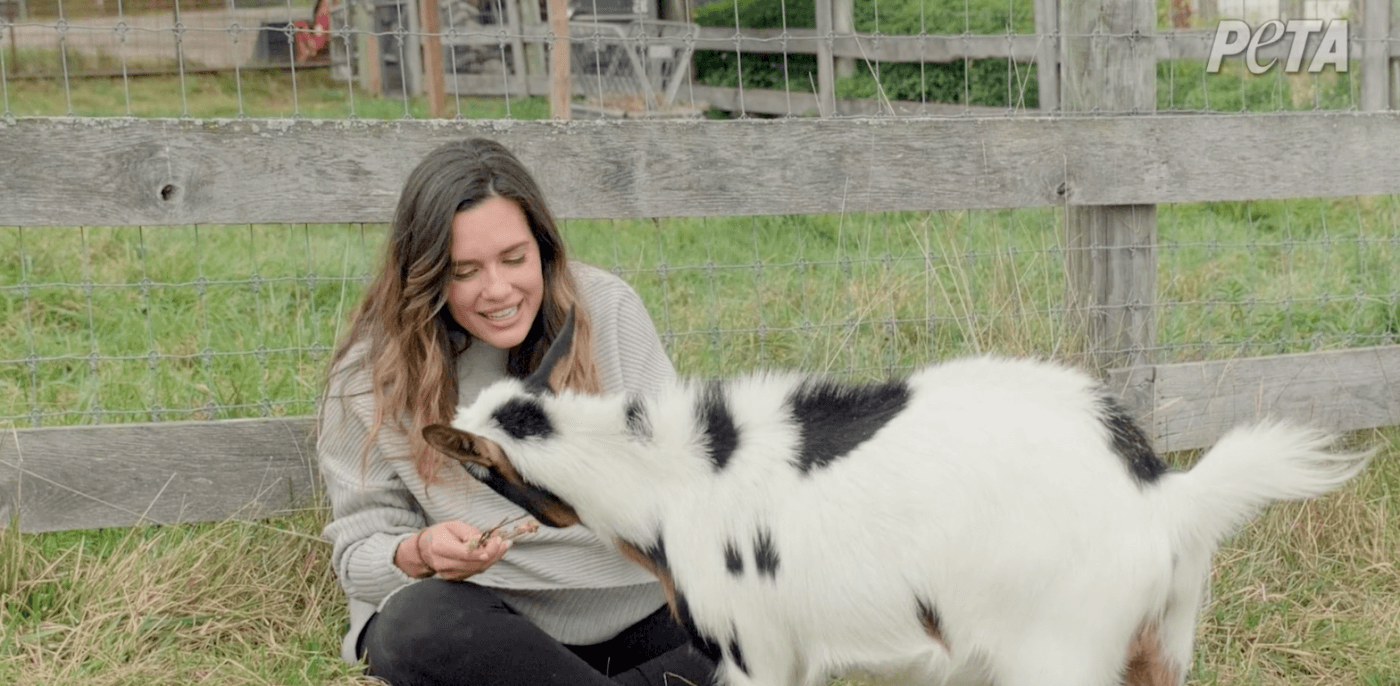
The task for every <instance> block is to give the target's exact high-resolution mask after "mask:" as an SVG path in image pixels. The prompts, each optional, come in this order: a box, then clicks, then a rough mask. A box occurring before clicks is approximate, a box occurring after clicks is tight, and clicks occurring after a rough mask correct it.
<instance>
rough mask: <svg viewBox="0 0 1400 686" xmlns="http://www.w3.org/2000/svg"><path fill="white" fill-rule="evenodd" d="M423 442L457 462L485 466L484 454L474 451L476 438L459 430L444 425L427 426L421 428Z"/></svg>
mask: <svg viewBox="0 0 1400 686" xmlns="http://www.w3.org/2000/svg"><path fill="white" fill-rule="evenodd" d="M423 440H425V441H427V442H428V445H430V446H432V447H434V448H437V449H438V450H440V451H442V453H443V454H444V455H446V456H448V457H450V458H452V459H454V460H457V461H458V462H475V463H477V464H479V465H485V464H487V458H486V454H485V453H484V452H482V451H480V450H477V449H476V436H474V435H472V434H470V433H468V432H466V431H462V430H461V429H454V428H452V427H450V426H448V425H446V424H429V425H428V426H425V427H423Z"/></svg>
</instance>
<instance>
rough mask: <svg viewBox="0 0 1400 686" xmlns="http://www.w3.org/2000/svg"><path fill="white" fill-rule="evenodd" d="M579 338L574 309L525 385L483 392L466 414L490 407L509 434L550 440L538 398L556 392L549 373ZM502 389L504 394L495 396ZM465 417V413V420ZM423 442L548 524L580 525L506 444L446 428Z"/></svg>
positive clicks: (438, 427) (430, 429)
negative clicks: (523, 469) (524, 473)
mask: <svg viewBox="0 0 1400 686" xmlns="http://www.w3.org/2000/svg"><path fill="white" fill-rule="evenodd" d="M573 333H574V313H573V311H572V310H571V311H570V312H569V314H568V316H567V317H565V319H564V326H563V327H562V328H561V329H560V331H559V335H558V337H556V338H555V339H554V342H553V343H552V344H550V346H549V350H547V351H546V352H545V354H544V358H543V359H542V360H541V361H540V366H539V368H538V369H536V370H535V372H534V373H533V374H531V375H530V376H529V377H527V378H525V379H524V380H523V381H516V380H506V381H502V382H499V383H498V384H496V385H494V386H492V387H491V388H489V389H487V390H486V391H483V392H482V394H481V396H480V397H478V399H477V402H476V403H475V405H473V407H472V408H470V409H469V410H468V411H467V412H466V413H465V414H467V415H475V414H479V413H476V412H474V411H473V410H477V409H480V408H479V407H478V406H481V405H483V404H485V405H487V409H488V411H489V413H490V417H492V419H493V421H494V422H495V423H496V424H498V425H500V427H501V429H502V430H503V431H504V432H505V433H506V434H507V435H509V436H511V437H513V438H517V439H529V438H536V439H540V440H548V438H549V434H550V433H551V428H550V426H549V423H548V419H546V418H545V417H544V414H543V411H542V409H541V408H540V405H539V402H538V401H539V398H538V396H540V395H544V394H548V393H550V389H549V374H550V372H551V371H552V370H553V369H554V366H555V365H556V364H558V362H559V360H560V359H562V358H563V357H564V355H565V354H566V353H567V352H568V350H569V347H570V345H571V344H572V342H573ZM498 390H499V391H502V392H500V393H497V392H492V391H498ZM462 415H463V413H459V415H458V416H459V418H460V417H461V416H462ZM454 424H455V422H454ZM423 439H424V440H425V441H427V442H428V445H430V446H432V447H434V448H436V449H437V450H439V451H441V452H442V453H443V454H444V455H447V456H448V457H450V458H452V459H454V460H457V461H458V462H460V463H462V466H463V467H465V468H466V470H467V472H468V473H470V474H471V475H472V476H473V477H475V478H476V479H477V480H479V481H481V482H482V483H483V484H485V485H486V486H487V487H488V488H490V489H491V490H493V491H495V492H497V493H499V494H500V495H501V496H502V497H504V498H506V499H507V500H509V501H511V502H513V503H515V504H516V505H519V506H520V507H521V508H523V509H524V510H525V511H526V512H529V513H530V514H532V515H534V516H535V518H536V519H538V520H539V521H540V522H541V523H542V524H545V525H547V526H554V527H566V526H572V525H574V524H577V523H578V521H579V518H578V513H576V512H575V511H574V508H573V507H571V506H570V505H569V504H568V503H565V502H564V501H563V500H561V499H560V498H559V497H558V496H556V495H555V494H553V493H551V492H550V491H549V490H548V489H545V488H542V487H540V486H538V485H536V484H532V483H530V482H528V481H526V480H525V479H524V478H522V477H521V476H520V473H519V471H518V470H516V468H515V466H514V465H512V464H511V461H510V458H509V457H508V456H507V455H506V453H505V450H503V449H502V448H501V445H500V443H498V442H496V441H493V440H491V439H489V438H487V437H485V436H482V435H481V434H480V433H473V432H471V431H467V430H466V429H464V428H460V427H458V426H449V425H446V424H433V425H430V426H427V427H424V428H423Z"/></svg>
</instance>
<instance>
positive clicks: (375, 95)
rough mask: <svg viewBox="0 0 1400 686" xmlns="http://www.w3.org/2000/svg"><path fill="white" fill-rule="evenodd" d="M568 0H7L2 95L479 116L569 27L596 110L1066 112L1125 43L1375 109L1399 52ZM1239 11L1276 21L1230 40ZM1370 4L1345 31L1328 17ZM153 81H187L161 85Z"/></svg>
mask: <svg viewBox="0 0 1400 686" xmlns="http://www.w3.org/2000/svg"><path fill="white" fill-rule="evenodd" d="M559 6H560V8H561V9H560V10H558V11H563V12H566V13H567V15H568V20H567V21H565V22H562V23H561V24H560V26H561V27H563V32H562V33H561V32H560V31H559V30H558V28H557V27H555V26H552V25H550V24H549V23H548V18H549V9H548V7H547V3H546V2H545V0H530V1H528V2H521V1H520V0H437V1H436V2H426V1H421V0H414V1H409V0H318V2H316V3H314V4H307V3H306V2H305V0H295V2H293V1H291V0H281V1H278V0H244V1H243V2H238V0H227V2H212V1H211V0H168V1H165V2H156V0H141V1H138V2H123V1H122V0H3V2H0V10H3V11H0V42H2V43H4V44H5V49H4V50H3V51H0V91H3V93H0V96H3V102H0V114H7V115H10V116H34V115H78V116H111V115H118V116H126V115H133V116H194V117H209V116H247V117H267V116H271V117H281V116H308V117H430V116H437V117H441V116H446V117H454V116H460V117H468V118H471V117H475V116H479V114H478V113H477V112H476V111H475V110H474V109H473V106H472V104H471V103H470V102H465V103H464V102H463V101H464V99H465V100H471V99H474V98H478V97H490V98H493V99H500V100H502V101H503V104H504V105H505V107H506V109H507V111H508V112H509V114H510V116H512V117H516V118H534V117H539V116H542V115H543V111H542V109H541V108H540V107H539V106H538V105H535V106H531V105H529V104H526V101H529V100H531V99H536V98H541V97H543V96H545V95H546V94H547V92H548V86H549V80H550V79H551V78H552V75H551V73H550V69H549V62H548V59H547V56H548V55H549V53H551V52H552V51H553V50H554V49H555V47H556V46H563V45H568V46H569V50H570V53H571V58H572V59H571V60H570V61H571V68H570V71H569V76H570V77H571V80H572V85H571V86H569V88H570V89H571V92H572V93H574V94H575V96H576V97H577V102H576V104H577V105H579V108H580V109H579V116H614V117H617V116H628V115H633V116H639V115H640V116H657V115H658V114H669V116H683V117H696V116H701V115H702V114H703V113H709V114H710V115H711V116H716V117H720V116H723V117H730V116H763V117H766V116H809V115H821V116H842V115H850V116H855V115H859V116H896V117H897V116H913V115H919V116H928V115H959V116H968V115H988V114H996V115H1008V114H1018V113H1020V114H1034V113H1040V114H1046V113H1061V114H1063V113H1065V112H1066V111H1069V110H1071V109H1074V108H1073V107H1068V108H1067V107H1066V106H1065V105H1064V103H1060V102H1058V95H1057V93H1058V88H1057V87H1056V80H1057V79H1058V78H1059V74H1058V69H1057V66H1058V64H1059V62H1060V61H1061V55H1062V51H1063V50H1066V49H1071V48H1068V47H1066V46H1068V45H1069V44H1071V43H1073V42H1075V41H1087V42H1088V43H1095V42H1105V41H1114V40H1125V41H1128V42H1129V43H1130V44H1131V45H1132V46H1133V47H1132V50H1131V52H1130V55H1131V57H1130V58H1129V60H1130V61H1135V62H1141V63H1142V64H1143V65H1145V68H1147V69H1149V70H1153V71H1155V78H1153V79H1152V81H1153V83H1151V84H1150V85H1151V90H1152V91H1153V92H1152V93H1148V94H1147V95H1148V100H1149V101H1150V102H1151V104H1153V105H1154V107H1155V109H1156V110H1158V111H1181V112H1204V111H1212V112H1242V111H1243V112H1273V111H1298V110H1348V109H1351V110H1354V109H1358V108H1359V106H1360V104H1359V103H1360V92H1361V90H1362V87H1361V81H1360V76H1359V74H1364V73H1366V69H1358V66H1359V65H1360V63H1361V59H1362V57H1363V55H1362V53H1363V52H1365V51H1370V50H1372V48H1373V47H1374V48H1375V49H1376V50H1379V51H1380V52H1382V53H1385V54H1386V55H1387V59H1386V60H1383V63H1385V62H1388V54H1389V50H1390V48H1389V41H1388V37H1389V26H1388V22H1386V24H1387V25H1386V26H1384V27H1381V28H1378V29H1376V32H1375V33H1366V32H1364V31H1362V30H1361V28H1363V27H1364V26H1366V24H1365V22H1364V18H1362V17H1359V16H1358V10H1359V6H1358V5H1355V4H1347V3H1344V2H1330V3H1324V2H1306V3H1304V2H1281V3H1280V2H1275V3H1270V4H1267V5H1265V4H1260V3H1254V2H1243V3H1236V4H1235V5H1231V4H1230V3H1220V2H1219V1H1218V0H1195V1H1194V2H1186V1H1185V0H1170V1H1168V0H1161V1H1160V2H1158V3H1157V4H1156V10H1155V16H1152V17H1146V18H1129V19H1130V20H1131V21H1132V22H1138V23H1139V24H1140V25H1141V26H1142V27H1143V28H1145V29H1147V30H1148V31H1149V32H1150V33H1149V35H1139V34H1138V32H1137V30H1136V29H1123V28H1115V27H1114V26H1112V25H1106V26H1096V27H1093V28H1092V29H1088V28H1084V27H1079V26H1073V25H1070V24H1069V22H1067V21H1066V22H1062V21H1061V19H1062V17H1061V16H1060V11H1059V10H1057V9H1056V5H1055V4H1054V3H1039V4H1037V3H1036V2H1035V1H1034V0H967V2H962V3H951V4H950V3H943V2H934V1H933V0H885V1H884V2H856V1H855V0H821V1H820V2H819V1H817V0H718V1H710V2H693V1H691V0H569V2H567V3H566V2H564V1H563V0H561V1H560V2H559ZM1144 7H1146V6H1145V5H1144ZM1225 10H1229V11H1230V12H1232V14H1229V15H1227V14H1224V13H1223V12H1224V11H1225ZM1142 11H1146V10H1145V9H1144V10H1142ZM1227 17H1235V18H1245V19H1248V20H1249V21H1251V22H1252V25H1250V26H1245V27H1244V28H1245V29H1247V30H1249V31H1255V29H1257V31H1256V33H1257V32H1262V35H1254V34H1253V33H1248V32H1247V33H1244V34H1236V35H1234V36H1233V37H1232V38H1231V40H1235V39H1238V40H1235V42H1234V43H1230V45H1231V46H1236V45H1237V46H1238V47H1236V48H1232V49H1230V50H1224V49H1221V48H1222V46H1223V45H1224V44H1222V43H1220V39H1221V31H1220V29H1219V26H1220V24H1219V22H1220V21H1221V20H1222V19H1225V18H1227ZM1305 20H1309V21H1312V22H1313V23H1312V24H1311V25H1308V26H1304V25H1303V23H1302V22H1303V21H1305ZM1348 21H1349V22H1350V25H1349V26H1345V27H1343V28H1342V29H1341V31H1342V34H1341V35H1342V37H1343V38H1344V40H1343V42H1342V44H1341V45H1336V44H1331V45H1330V47H1329V44H1327V42H1326V41H1327V40H1328V38H1327V37H1328V36H1329V35H1331V34H1328V33H1326V32H1325V31H1323V30H1322V27H1327V28H1331V26H1332V24H1334V23H1336V24H1337V25H1338V26H1342V24H1343V23H1344V22H1348ZM1269 22H1273V23H1272V24H1269ZM1373 23H1374V22H1373ZM1266 24H1269V25H1268V26H1267V27H1266V26H1265V25H1266ZM1304 29H1306V30H1304ZM1300 32H1301V33H1300ZM1300 36H1301V38H1300ZM1252 38H1254V39H1260V40H1258V41H1257V42H1258V43H1259V46H1257V47H1258V48H1259V49H1258V50H1256V49H1255V47H1250V48H1249V49H1248V50H1245V46H1246V42H1247V41H1249V40H1250V39H1252ZM430 46H431V47H433V48H435V50H434V51H432V52H433V54H439V55H441V56H442V57H441V59H440V60H438V61H437V63H433V61H430V60H427V59H426V58H425V57H424V55H426V54H428V53H429V52H430V51H429V50H428V48H429V47H430ZM1216 53H1219V54H1220V56H1221V57H1222V58H1223V61H1220V62H1219V64H1218V65H1215V66H1214V67H1213V66H1212V62H1213V60H1212V56H1213V55H1215V54H1216ZM1276 62H1277V65H1276V66H1275V63H1276ZM1154 65H1155V66H1154ZM1251 65H1262V66H1264V67H1268V68H1267V70H1264V71H1263V72H1262V73H1257V74H1256V73H1253V71H1254V70H1253V69H1252V68H1251ZM1314 67H1315V68H1314ZM1371 71H1378V70H1377V69H1371ZM1381 71H1383V70H1381ZM95 78H100V79H101V80H100V81H93V80H92V79H95ZM1381 80H1384V79H1381ZM147 81H150V83H146V82H147ZM435 83H438V84H440V87H441V88H443V89H445V93H446V94H448V95H450V96H451V97H450V98H449V102H448V103H447V105H446V107H445V109H443V110H442V111H437V112H434V111H431V110H432V109H433V108H432V107H430V106H429V104H428V103H426V102H425V101H424V94H425V92H426V91H427V90H429V89H431V88H432V87H433V86H434V84H435ZM152 89H154V90H158V91H160V92H165V93H171V94H173V93H178V95H179V97H178V98H172V99H171V100H170V101H166V102H163V103H160V104H156V103H154V102H151V100H153V98H152V96H151V94H150V93H149V91H150V90H152ZM265 91H276V96H275V97H266V93H265ZM99 92H102V93H106V96H105V97H104V96H103V95H101V94H99ZM172 92H173V93H172ZM1044 99H1048V100H1049V102H1041V101H1042V100H1044ZM176 100H178V104H177V103H176V102H175V101H176ZM386 100H387V101H397V102H396V106H395V105H393V104H390V103H387V102H385V101H386ZM213 101H218V104H215V102H213ZM517 103H518V104H519V106H518V107H512V104H517ZM1108 111H1112V110H1111V109H1110V110H1104V111H1101V112H1100V113H1107V112H1108Z"/></svg>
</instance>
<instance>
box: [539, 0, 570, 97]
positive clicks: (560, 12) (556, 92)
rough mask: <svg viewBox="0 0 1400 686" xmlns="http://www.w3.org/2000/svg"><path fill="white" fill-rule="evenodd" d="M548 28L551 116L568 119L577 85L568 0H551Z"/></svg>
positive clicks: (547, 8)
mask: <svg viewBox="0 0 1400 686" xmlns="http://www.w3.org/2000/svg"><path fill="white" fill-rule="evenodd" d="M545 9H546V10H547V11H548V12H549V30H550V32H552V33H553V34H554V42H553V43H552V44H551V45H550V46H549V116H550V117H551V118H553V119H557V120H561V121H568V120H569V119H571V118H573V114H572V111H571V109H570V108H571V103H572V102H573V92H574V84H573V81H572V80H571V78H570V70H572V69H573V66H572V64H571V62H570V59H569V58H570V52H571V51H572V47H571V45H570V43H569V0H549V1H548V3H547V4H546V6H545Z"/></svg>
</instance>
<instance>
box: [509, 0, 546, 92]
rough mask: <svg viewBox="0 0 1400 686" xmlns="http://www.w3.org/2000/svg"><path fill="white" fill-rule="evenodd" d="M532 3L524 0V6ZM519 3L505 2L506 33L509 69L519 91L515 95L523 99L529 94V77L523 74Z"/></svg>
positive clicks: (522, 45)
mask: <svg viewBox="0 0 1400 686" xmlns="http://www.w3.org/2000/svg"><path fill="white" fill-rule="evenodd" d="M534 1H535V0H525V2H524V4H527V5H528V4H531V3H533V2H534ZM521 2H522V0H505V4H506V31H507V32H509V34H510V35H509V36H507V39H508V40H509V41H510V68H511V70H512V71H514V72H515V84H516V88H518V89H519V90H518V91H517V92H516V95H517V96H518V97H525V96H528V95H529V94H530V85H529V81H528V79H529V77H528V76H527V75H526V73H525V37H524V33H525V23H524V22H523V21H522V20H521V17H520V4H521ZM538 11H539V10H536V12H538Z"/></svg>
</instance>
